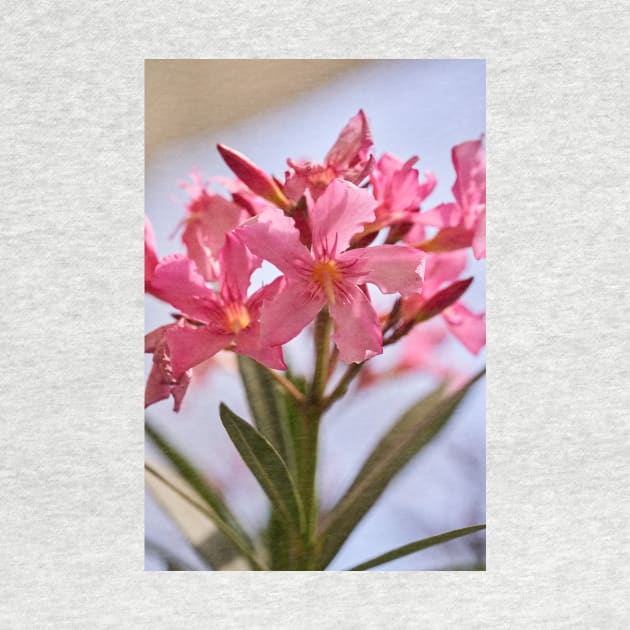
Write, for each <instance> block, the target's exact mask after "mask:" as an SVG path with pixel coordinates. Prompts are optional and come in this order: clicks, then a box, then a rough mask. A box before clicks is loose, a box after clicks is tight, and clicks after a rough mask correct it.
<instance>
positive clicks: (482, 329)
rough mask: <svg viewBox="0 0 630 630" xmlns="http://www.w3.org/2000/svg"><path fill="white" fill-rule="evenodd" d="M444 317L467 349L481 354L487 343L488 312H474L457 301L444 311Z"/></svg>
mask: <svg viewBox="0 0 630 630" xmlns="http://www.w3.org/2000/svg"><path fill="white" fill-rule="evenodd" d="M442 317H444V320H445V321H446V324H447V326H448V327H449V329H450V331H451V332H452V333H453V334H454V335H455V336H456V337H457V338H458V339H459V340H460V341H461V342H462V344H463V345H464V346H465V347H466V349H467V350H469V351H470V352H472V353H473V354H479V352H480V351H481V349H482V348H483V347H484V346H485V345H486V314H485V313H473V312H472V311H470V310H469V309H468V308H467V307H466V306H464V305H463V304H462V303H461V302H455V304H453V305H452V306H450V307H449V308H447V309H446V310H445V311H443V312H442Z"/></svg>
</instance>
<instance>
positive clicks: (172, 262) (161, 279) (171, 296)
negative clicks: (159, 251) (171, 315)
mask: <svg viewBox="0 0 630 630" xmlns="http://www.w3.org/2000/svg"><path fill="white" fill-rule="evenodd" d="M152 284H153V286H154V287H155V288H156V289H157V290H159V291H160V294H161V295H162V298H163V299H164V300H166V301H167V302H169V304H172V305H173V306H174V307H175V308H178V309H179V310H180V311H181V312H182V313H184V314H186V315H188V317H190V318H192V319H195V320H197V321H200V322H208V321H212V319H213V316H214V315H213V314H214V312H215V310H216V308H217V304H218V301H217V297H216V295H215V293H214V291H213V290H212V289H209V288H208V287H207V286H206V283H205V281H204V279H203V278H202V277H201V276H200V275H199V273H197V270H196V269H195V265H194V264H193V262H192V261H191V260H190V259H189V258H186V257H185V256H183V255H181V254H174V255H172V256H166V257H165V258H164V259H163V260H162V261H161V262H160V264H159V265H158V266H157V267H156V268H155V273H154V276H153V282H152Z"/></svg>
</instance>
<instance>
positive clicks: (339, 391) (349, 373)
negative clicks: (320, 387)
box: [322, 363, 363, 410]
mask: <svg viewBox="0 0 630 630" xmlns="http://www.w3.org/2000/svg"><path fill="white" fill-rule="evenodd" d="M362 367H363V363H352V364H351V365H349V366H348V367H347V369H346V371H345V372H344V375H343V376H342V377H341V379H340V380H339V383H337V387H335V389H334V390H333V391H332V392H331V394H330V395H329V396H327V397H326V398H324V400H323V402H322V409H324V410H325V409H328V407H330V405H332V404H333V403H334V402H335V401H336V400H338V399H339V398H341V397H342V396H343V395H344V394H345V393H346V392H347V391H348V387H349V386H350V383H352V381H353V380H354V378H355V377H356V376H357V375H358V374H359V372H360V371H361V368H362Z"/></svg>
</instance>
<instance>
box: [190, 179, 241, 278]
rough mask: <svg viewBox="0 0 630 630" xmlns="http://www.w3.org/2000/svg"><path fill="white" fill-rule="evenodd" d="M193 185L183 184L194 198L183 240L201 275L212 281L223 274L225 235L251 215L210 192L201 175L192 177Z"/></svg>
mask: <svg viewBox="0 0 630 630" xmlns="http://www.w3.org/2000/svg"><path fill="white" fill-rule="evenodd" d="M191 179H192V180H193V183H192V184H183V187H184V188H185V189H186V190H187V191H188V193H189V195H190V201H189V202H188V205H187V206H186V211H187V216H186V218H185V219H184V221H183V223H184V225H185V228H184V233H183V234H182V241H183V242H184V244H185V245H186V251H187V252H188V258H190V259H191V260H192V261H194V263H195V264H196V265H197V269H198V271H199V273H200V274H201V275H202V276H203V277H204V278H205V279H206V280H208V281H213V280H216V279H217V277H218V275H219V267H218V265H219V263H218V258H217V257H218V255H219V252H220V251H221V248H222V247H223V243H224V242H225V234H226V232H229V231H230V230H231V229H233V228H235V227H236V226H237V225H239V224H240V223H241V222H242V221H243V220H244V219H245V218H246V217H247V216H248V215H247V213H246V212H245V211H244V210H243V208H241V207H240V206H238V205H237V204H235V203H233V202H231V201H228V200H227V199H225V198H224V197H222V196H221V195H214V194H212V193H210V192H209V191H208V190H207V188H206V187H205V185H204V183H203V181H202V179H201V177H200V176H199V174H198V173H196V172H193V173H192V174H191Z"/></svg>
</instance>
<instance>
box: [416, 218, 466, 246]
mask: <svg viewBox="0 0 630 630" xmlns="http://www.w3.org/2000/svg"><path fill="white" fill-rule="evenodd" d="M472 239H473V233H472V231H471V230H469V229H468V228H466V226H465V225H464V224H460V225H458V226H457V227H445V228H442V229H441V230H440V231H439V232H438V233H437V234H436V235H435V236H434V237H433V238H432V239H431V240H430V241H427V242H425V243H422V249H423V250H424V251H425V252H452V251H455V250H457V249H465V248H466V247H470V246H471V244H472Z"/></svg>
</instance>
